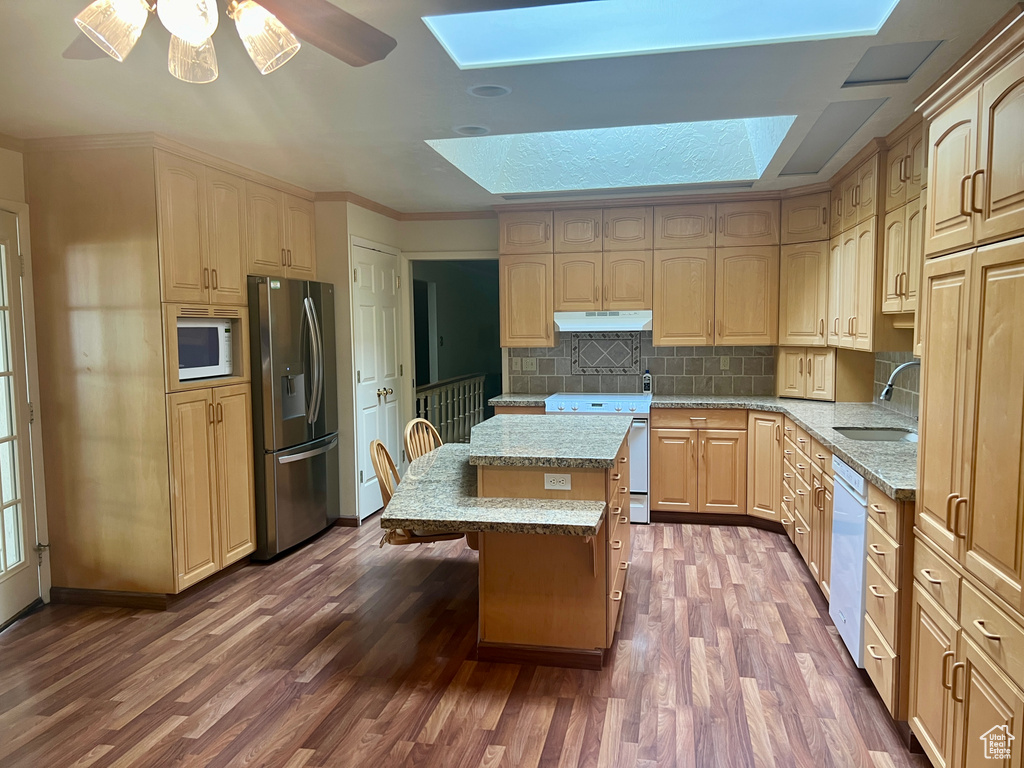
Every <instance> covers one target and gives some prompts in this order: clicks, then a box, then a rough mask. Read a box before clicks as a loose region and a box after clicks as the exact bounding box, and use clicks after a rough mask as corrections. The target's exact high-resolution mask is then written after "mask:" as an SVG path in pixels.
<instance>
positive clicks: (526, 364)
mask: <svg viewBox="0 0 1024 768" xmlns="http://www.w3.org/2000/svg"><path fill="white" fill-rule="evenodd" d="M536 372H537V358H536V357H524V358H523V373H536Z"/></svg>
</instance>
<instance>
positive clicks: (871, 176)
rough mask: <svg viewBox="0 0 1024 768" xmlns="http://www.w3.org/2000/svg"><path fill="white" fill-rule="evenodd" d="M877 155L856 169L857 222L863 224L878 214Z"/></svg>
mask: <svg viewBox="0 0 1024 768" xmlns="http://www.w3.org/2000/svg"><path fill="white" fill-rule="evenodd" d="M878 170H879V158H878V155H875V156H873V157H872V158H870V159H869V160H865V161H864V162H863V163H862V164H861V166H860V168H858V169H857V221H858V222H864V221H867V220H868V219H870V218H871V217H872V216H874V215H876V214H877V213H878Z"/></svg>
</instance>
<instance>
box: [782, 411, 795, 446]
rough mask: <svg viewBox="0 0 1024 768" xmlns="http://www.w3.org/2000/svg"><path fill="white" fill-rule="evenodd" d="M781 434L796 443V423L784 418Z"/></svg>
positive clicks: (787, 417)
mask: <svg viewBox="0 0 1024 768" xmlns="http://www.w3.org/2000/svg"><path fill="white" fill-rule="evenodd" d="M782 434H783V435H784V436H785V437H788V438H789V439H790V440H792V441H793V442H794V443H796V422H794V421H793V420H792V419H791V418H789V416H786V417H784V418H783V420H782Z"/></svg>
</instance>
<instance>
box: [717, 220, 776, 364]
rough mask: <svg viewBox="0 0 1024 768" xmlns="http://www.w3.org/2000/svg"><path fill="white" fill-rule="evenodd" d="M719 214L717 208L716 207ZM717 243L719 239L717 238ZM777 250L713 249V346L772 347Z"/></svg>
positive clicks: (749, 248)
mask: <svg viewBox="0 0 1024 768" xmlns="http://www.w3.org/2000/svg"><path fill="white" fill-rule="evenodd" d="M719 211H721V206H719ZM719 241H721V237H719ZM778 302H779V249H778V248H777V247H771V246H756V247H744V248H716V249H715V343H716V344H722V345H773V344H775V343H777V341H778V336H779V303H778Z"/></svg>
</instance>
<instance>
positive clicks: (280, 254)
mask: <svg viewBox="0 0 1024 768" xmlns="http://www.w3.org/2000/svg"><path fill="white" fill-rule="evenodd" d="M245 198H246V201H247V205H246V215H247V218H248V224H249V244H248V245H249V248H248V254H249V274H250V275H270V276H271V277H284V275H285V270H286V266H285V265H286V262H287V254H286V253H285V244H284V241H285V237H284V229H285V223H284V193H283V192H280V191H278V190H276V189H271V188H270V187H264V186H263V185H262V184H254V183H253V182H251V181H247V182H246V183H245Z"/></svg>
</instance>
